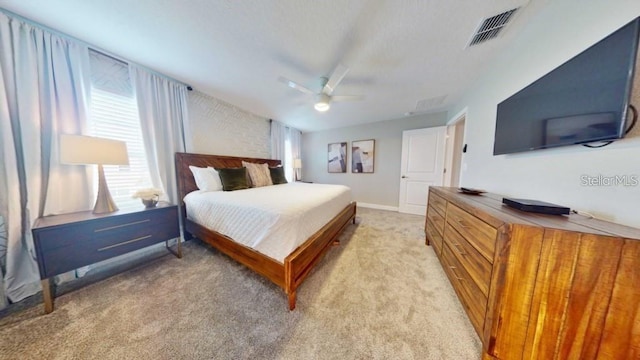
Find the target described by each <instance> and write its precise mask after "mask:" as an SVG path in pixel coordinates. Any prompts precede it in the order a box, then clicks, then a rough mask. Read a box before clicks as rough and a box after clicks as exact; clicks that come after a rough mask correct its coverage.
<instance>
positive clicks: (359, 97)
mask: <svg viewBox="0 0 640 360" xmlns="http://www.w3.org/2000/svg"><path fill="white" fill-rule="evenodd" d="M364 99H365V97H364V95H338V96H332V97H331V101H360V100H364Z"/></svg>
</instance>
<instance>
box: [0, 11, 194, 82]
mask: <svg viewBox="0 0 640 360" xmlns="http://www.w3.org/2000/svg"><path fill="white" fill-rule="evenodd" d="M0 12H3V13H4V14H5V15H7V16H9V17H12V18H14V19H17V20H20V21H22V22H24V23H26V24H29V25H31V26H35V27H38V28H40V29H42V30H45V31H48V32H50V33H52V34H54V35H57V36H60V37H62V38H66V39H68V40H72V41H75V42H78V43H80V44H82V45H85V46H87V47H88V48H90V49H91V50H93V51H96V52H99V53H101V54H102V55H105V56H108V57H110V58H112V59H114V60H117V61H120V62H123V63H125V64H127V65H128V64H129V63H132V64H135V65H136V66H139V67H141V68H143V69H144V70H145V71H148V72H150V73H152V74H154V75H157V76H160V77H163V78H165V79H168V80H171V81H174V82H177V83H179V84H182V85H184V86H186V87H187V90H189V91H191V90H193V88H192V87H191V85H189V84H187V83H185V82H183V81H180V80H176V79H174V78H172V77H171V76H167V75H165V74H162V73H159V72H157V71H155V70H152V69H150V68H148V67H146V66H143V65H140V64H136V63H134V62H132V61H129V60H127V59H125V58H123V57H122V56H119V55H116V54H114V53H112V52H110V51H106V50H104V49H102V48H99V47H97V46H95V45H92V44H89V43H88V42H86V41H84V40H80V39H78V38H76V37H74V36H71V35H68V34H65V33H63V32H60V31H58V30H55V29H52V28H50V27H48V26H46V25H43V24H40V23H38V22H36V21H33V20H31V19H27V18H25V17H24V16H22V15H18V14H16V13H14V12H12V11H9V10H7V9H5V8H2V7H0Z"/></svg>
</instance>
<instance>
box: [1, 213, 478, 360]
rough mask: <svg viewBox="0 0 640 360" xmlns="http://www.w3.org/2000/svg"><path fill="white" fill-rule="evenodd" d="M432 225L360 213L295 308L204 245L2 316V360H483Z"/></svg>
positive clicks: (264, 283) (274, 289) (418, 218)
mask: <svg viewBox="0 0 640 360" xmlns="http://www.w3.org/2000/svg"><path fill="white" fill-rule="evenodd" d="M423 222H424V217H421V216H412V215H403V214H398V213H394V212H388V211H381V210H371V209H358V221H357V225H351V226H350V227H349V228H347V230H346V231H345V233H344V234H343V235H342V236H341V245H340V246H339V247H333V248H332V249H331V250H330V251H329V252H328V253H327V256H325V258H324V260H323V261H322V262H321V263H320V264H319V265H318V266H317V267H316V269H315V270H314V272H313V273H312V275H311V276H310V277H309V278H308V279H307V280H306V282H305V283H304V284H303V285H302V287H301V288H300V289H299V292H298V303H297V309H296V310H295V311H293V312H289V311H288V310H287V301H286V296H285V294H284V292H283V291H282V290H281V289H280V288H278V287H276V286H275V285H273V284H271V283H270V282H268V281H267V280H264V279H263V278H261V277H260V276H258V275H256V274H255V273H252V272H251V271H249V270H247V269H246V268H244V267H242V266H240V265H238V264H237V263H235V262H233V261H232V260H230V259H229V258H227V257H226V256H224V255H221V254H219V253H218V252H217V251H215V250H213V249H211V248H210V247H208V246H206V245H203V244H202V243H201V242H199V241H190V242H187V243H186V244H185V256H184V258H183V259H181V260H179V259H177V258H175V257H173V256H171V255H163V256H161V257H159V258H157V259H155V260H153V261H151V262H148V263H145V264H144V265H142V266H139V267H137V268H134V269H131V270H129V271H126V272H124V273H121V274H119V275H116V276H113V277H111V278H108V279H106V280H103V281H99V282H94V283H92V284H90V285H88V286H84V287H83V288H81V289H79V290H76V291H72V292H68V293H66V294H63V295H62V296H60V297H58V298H57V299H56V310H55V311H54V312H53V313H51V314H49V315H43V310H42V306H41V304H38V305H37V306H31V307H28V308H26V309H24V310H22V311H19V312H17V313H13V314H9V315H8V316H5V317H4V318H2V319H0V358H2V359H478V358H479V355H480V347H481V345H480V341H479V339H478V337H477V335H476V334H475V332H474V330H473V328H472V327H471V324H470V322H469V320H468V319H467V317H466V315H465V313H464V310H463V309H462V307H461V305H460V303H459V302H458V300H457V298H456V297H455V293H454V291H453V289H452V288H451V285H450V284H449V282H448V281H447V279H446V276H445V274H444V272H443V270H442V268H441V266H440V264H439V262H438V260H437V258H436V256H435V254H434V253H433V250H432V249H431V248H430V247H426V246H425V245H424V233H423V230H422V229H423V226H424V223H423Z"/></svg>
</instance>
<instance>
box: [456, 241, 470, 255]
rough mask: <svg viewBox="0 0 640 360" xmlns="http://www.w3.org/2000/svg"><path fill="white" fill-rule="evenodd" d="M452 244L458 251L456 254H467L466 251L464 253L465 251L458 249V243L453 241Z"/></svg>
mask: <svg viewBox="0 0 640 360" xmlns="http://www.w3.org/2000/svg"><path fill="white" fill-rule="evenodd" d="M453 246H455V248H456V251H457V252H458V254H460V255H467V253H466V252H465V251H462V250H460V248H459V246H460V244H456V243H454V244H453Z"/></svg>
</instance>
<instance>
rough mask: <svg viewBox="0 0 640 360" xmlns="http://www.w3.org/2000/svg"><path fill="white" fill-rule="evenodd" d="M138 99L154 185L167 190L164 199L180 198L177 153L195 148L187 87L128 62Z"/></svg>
mask: <svg viewBox="0 0 640 360" xmlns="http://www.w3.org/2000/svg"><path fill="white" fill-rule="evenodd" d="M129 72H130V76H131V80H132V83H133V88H134V91H135V93H136V98H137V101H138V111H139V112H140V124H141V127H142V137H143V139H144V145H145V151H146V153H147V161H148V162H149V171H150V173H151V181H152V182H153V186H154V187H157V188H160V189H162V190H163V191H164V193H165V195H163V196H164V198H163V200H168V201H171V202H172V203H174V204H177V203H179V201H178V185H177V182H176V175H175V174H176V172H175V160H174V158H175V153H176V152H184V151H192V146H191V138H192V137H191V131H190V128H189V120H188V119H189V118H188V112H187V91H188V90H187V87H186V85H183V84H179V83H177V82H173V81H171V80H169V79H167V78H164V77H159V76H156V75H155V74H152V73H150V72H148V71H146V70H145V69H142V68H140V67H138V66H136V65H132V64H130V65H129Z"/></svg>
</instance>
